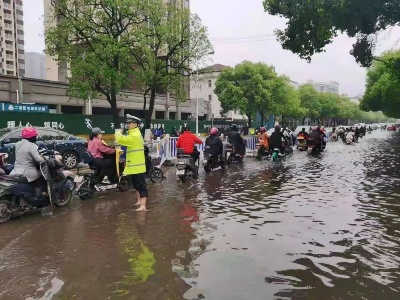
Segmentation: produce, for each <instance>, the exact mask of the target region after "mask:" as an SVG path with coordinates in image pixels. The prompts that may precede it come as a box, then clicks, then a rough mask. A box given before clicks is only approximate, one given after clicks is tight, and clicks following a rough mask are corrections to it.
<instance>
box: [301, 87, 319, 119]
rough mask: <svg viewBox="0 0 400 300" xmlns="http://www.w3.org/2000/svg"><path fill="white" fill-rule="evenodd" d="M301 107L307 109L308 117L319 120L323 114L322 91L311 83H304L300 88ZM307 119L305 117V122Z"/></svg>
mask: <svg viewBox="0 0 400 300" xmlns="http://www.w3.org/2000/svg"><path fill="white" fill-rule="evenodd" d="M298 93H299V98H300V103H301V107H303V108H305V109H306V110H307V117H309V118H311V120H319V117H320V115H321V109H322V107H321V103H320V99H319V98H320V95H319V94H320V93H318V92H317V91H316V90H315V89H314V88H313V87H312V86H311V85H309V84H304V85H302V86H300V87H299V89H298ZM304 122H305V120H304V119H303V124H304Z"/></svg>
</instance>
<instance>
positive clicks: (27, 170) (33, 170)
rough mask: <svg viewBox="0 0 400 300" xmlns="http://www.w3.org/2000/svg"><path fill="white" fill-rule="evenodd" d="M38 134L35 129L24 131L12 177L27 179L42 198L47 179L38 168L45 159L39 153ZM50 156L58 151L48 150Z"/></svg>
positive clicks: (25, 129) (30, 128)
mask: <svg viewBox="0 0 400 300" xmlns="http://www.w3.org/2000/svg"><path fill="white" fill-rule="evenodd" d="M37 136H38V132H37V130H36V129H35V128H33V127H27V128H24V129H22V134H21V137H22V140H21V141H19V142H17V143H16V144H15V163H14V169H13V170H12V171H11V173H10V176H22V177H25V178H26V180H27V182H29V183H32V184H33V186H34V187H35V189H36V195H37V196H40V194H41V192H43V194H47V193H46V192H45V191H44V190H42V189H43V188H44V187H45V186H46V179H45V178H44V177H43V176H42V173H41V172H40V169H39V168H38V166H39V165H40V163H42V162H44V161H45V160H44V158H43V157H42V156H41V155H40V153H39V148H38V146H37V145H36V139H37ZM46 152H47V153H49V154H58V152H57V151H51V150H46Z"/></svg>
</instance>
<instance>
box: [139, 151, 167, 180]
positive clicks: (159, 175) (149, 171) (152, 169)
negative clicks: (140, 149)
mask: <svg viewBox="0 0 400 300" xmlns="http://www.w3.org/2000/svg"><path fill="white" fill-rule="evenodd" d="M149 152H150V150H149V147H147V146H146V145H145V146H144V157H145V159H146V175H147V178H149V179H150V181H151V182H153V183H158V182H161V181H162V180H163V179H164V173H163V171H162V170H161V169H160V168H159V167H156V166H154V165H153V160H152V158H151V156H150V155H149Z"/></svg>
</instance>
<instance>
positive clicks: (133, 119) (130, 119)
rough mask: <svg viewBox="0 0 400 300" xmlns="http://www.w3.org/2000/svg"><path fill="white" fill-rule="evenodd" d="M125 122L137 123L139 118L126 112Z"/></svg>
mask: <svg viewBox="0 0 400 300" xmlns="http://www.w3.org/2000/svg"><path fill="white" fill-rule="evenodd" d="M125 117H126V123H137V124H140V121H141V120H140V118H138V117H135V116H132V115H130V114H127V115H126V116H125Z"/></svg>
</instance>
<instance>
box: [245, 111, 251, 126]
mask: <svg viewBox="0 0 400 300" xmlns="http://www.w3.org/2000/svg"><path fill="white" fill-rule="evenodd" d="M246 116H247V119H248V121H249V128H251V125H252V124H251V115H250V114H246Z"/></svg>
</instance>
